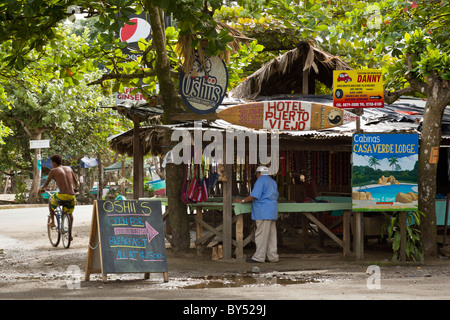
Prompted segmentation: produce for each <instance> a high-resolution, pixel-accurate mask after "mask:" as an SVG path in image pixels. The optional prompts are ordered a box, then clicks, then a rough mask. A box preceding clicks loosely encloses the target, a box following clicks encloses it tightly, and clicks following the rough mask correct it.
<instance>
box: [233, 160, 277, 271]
mask: <svg viewBox="0 0 450 320" xmlns="http://www.w3.org/2000/svg"><path fill="white" fill-rule="evenodd" d="M256 178H257V180H256V182H255V185H254V186H253V190H252V192H251V193H250V195H249V196H247V197H245V198H236V199H235V200H234V202H236V203H246V202H250V201H251V202H252V220H255V221H256V233H255V243H256V252H255V254H254V255H253V256H252V257H251V258H247V260H246V261H247V262H252V263H254V262H265V261H268V262H277V261H278V260H279V258H278V253H277V227H276V222H277V219H278V196H279V194H278V186H277V183H276V182H275V180H273V179H272V178H271V177H270V176H269V169H268V168H267V167H265V166H259V167H258V168H257V169H256ZM266 257H267V259H266Z"/></svg>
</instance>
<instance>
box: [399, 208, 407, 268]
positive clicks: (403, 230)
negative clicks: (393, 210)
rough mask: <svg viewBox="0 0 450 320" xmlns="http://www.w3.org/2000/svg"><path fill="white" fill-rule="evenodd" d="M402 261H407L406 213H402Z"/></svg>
mask: <svg viewBox="0 0 450 320" xmlns="http://www.w3.org/2000/svg"><path fill="white" fill-rule="evenodd" d="M400 259H401V260H402V261H406V211H400Z"/></svg>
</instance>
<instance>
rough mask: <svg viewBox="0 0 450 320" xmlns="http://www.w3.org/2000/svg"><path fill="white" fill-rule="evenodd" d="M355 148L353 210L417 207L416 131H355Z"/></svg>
mask: <svg viewBox="0 0 450 320" xmlns="http://www.w3.org/2000/svg"><path fill="white" fill-rule="evenodd" d="M352 148H353V152H352V158H353V167H352V205H353V211H409V210H417V206H418V204H417V203H418V189H417V181H418V160H419V136H418V135H417V134H354V135H353V143H352Z"/></svg>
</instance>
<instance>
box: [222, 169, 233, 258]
mask: <svg viewBox="0 0 450 320" xmlns="http://www.w3.org/2000/svg"><path fill="white" fill-rule="evenodd" d="M224 167H225V170H224V175H225V177H226V180H227V181H224V182H223V185H222V186H223V259H231V251H232V248H231V245H232V243H231V237H232V225H233V222H232V219H233V206H232V202H233V198H232V192H231V191H232V181H233V179H232V173H233V165H232V164H228V163H225V165H224Z"/></svg>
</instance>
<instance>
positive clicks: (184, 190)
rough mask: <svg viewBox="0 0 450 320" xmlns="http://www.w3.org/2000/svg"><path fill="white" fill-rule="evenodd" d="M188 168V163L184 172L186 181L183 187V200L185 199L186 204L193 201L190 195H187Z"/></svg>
mask: <svg viewBox="0 0 450 320" xmlns="http://www.w3.org/2000/svg"><path fill="white" fill-rule="evenodd" d="M188 170H189V167H188V165H186V170H185V172H184V183H183V187H182V188H181V201H183V203H184V204H189V203H191V201H190V200H189V197H188V195H187V186H188V179H187V178H188V176H187V175H188Z"/></svg>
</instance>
